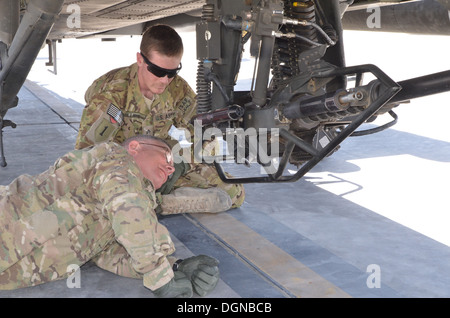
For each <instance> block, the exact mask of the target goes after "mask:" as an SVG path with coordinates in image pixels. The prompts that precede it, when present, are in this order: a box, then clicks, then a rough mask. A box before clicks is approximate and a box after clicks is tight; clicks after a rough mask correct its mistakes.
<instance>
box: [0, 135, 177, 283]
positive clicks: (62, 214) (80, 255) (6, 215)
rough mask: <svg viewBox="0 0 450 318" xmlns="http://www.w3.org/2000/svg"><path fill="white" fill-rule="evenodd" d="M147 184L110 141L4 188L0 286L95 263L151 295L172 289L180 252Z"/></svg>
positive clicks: (0, 189)
mask: <svg viewBox="0 0 450 318" xmlns="http://www.w3.org/2000/svg"><path fill="white" fill-rule="evenodd" d="M146 184H147V183H144V177H143V175H142V173H141V172H140V170H139V168H138V167H137V165H136V164H135V163H134V160H133V158H132V157H131V156H130V155H129V154H128V153H127V151H126V150H125V149H124V148H123V147H121V146H120V145H118V144H116V143H113V142H108V143H102V144H99V145H97V146H95V147H90V148H86V149H84V150H74V151H72V152H69V153H68V154H66V155H64V156H63V157H61V158H59V159H58V160H57V161H56V162H55V164H54V165H53V166H51V167H50V168H49V169H48V170H47V171H45V172H43V173H41V174H40V175H38V176H34V177H32V176H29V175H22V176H20V177H18V178H17V179H15V180H14V181H13V182H12V183H11V184H9V185H8V186H0V289H14V288H20V287H25V286H33V285H38V284H41V283H45V282H49V281H53V280H57V279H62V278H65V277H67V276H68V274H69V273H68V272H67V270H68V266H69V265H71V264H76V265H78V266H81V265H82V264H84V263H86V262H87V261H89V260H91V259H94V261H95V262H96V263H97V264H98V265H99V266H100V267H102V268H105V269H107V270H110V271H112V272H115V273H117V274H121V275H125V276H129V277H141V278H143V280H144V285H145V286H146V287H148V288H150V289H151V290H154V289H156V288H158V287H161V286H162V285H164V284H166V283H167V282H168V281H169V280H170V279H171V278H172V277H173V271H172V269H171V265H170V262H169V260H168V255H170V254H171V253H173V252H174V250H175V248H174V245H173V242H172V240H171V238H170V234H169V232H168V230H167V229H166V228H165V227H164V226H163V225H161V224H159V223H158V220H157V217H156V214H155V212H154V210H153V209H154V207H155V206H156V200H155V193H154V190H153V188H152V187H151V186H149V187H147V188H145V185H146ZM109 257H111V258H109ZM170 258H172V257H170Z"/></svg>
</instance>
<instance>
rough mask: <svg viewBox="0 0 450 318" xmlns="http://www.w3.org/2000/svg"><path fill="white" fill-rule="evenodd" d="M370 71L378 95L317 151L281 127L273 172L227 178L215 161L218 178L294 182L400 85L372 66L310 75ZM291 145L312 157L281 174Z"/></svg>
mask: <svg viewBox="0 0 450 318" xmlns="http://www.w3.org/2000/svg"><path fill="white" fill-rule="evenodd" d="M368 72H369V73H372V74H373V75H374V76H375V77H376V78H377V79H378V81H379V82H380V90H379V92H378V96H377V97H376V98H374V99H373V100H372V102H371V104H370V105H369V106H368V107H367V108H366V109H365V110H364V111H362V112H361V113H360V114H359V115H357V116H356V117H355V118H354V119H353V121H351V122H350V123H349V124H348V125H347V126H346V127H345V128H344V129H343V130H342V131H341V132H340V133H339V134H338V135H337V136H336V137H335V138H333V139H331V140H330V141H329V143H328V144H327V145H326V146H325V147H324V148H322V149H321V150H317V149H316V148H314V147H313V146H312V145H311V144H309V143H307V142H305V141H304V140H302V139H301V138H299V137H297V136H295V135H293V134H291V133H290V132H289V131H288V130H286V129H280V136H281V137H282V138H284V139H285V140H286V141H287V144H286V147H285V150H284V152H283V155H282V157H281V160H280V164H279V166H278V169H277V171H276V172H275V173H273V174H268V175H267V176H262V177H246V178H229V177H227V176H226V175H225V172H224V170H223V167H222V166H221V164H220V163H218V162H214V165H215V167H216V169H217V172H218V174H219V177H220V178H221V180H222V181H223V182H225V183H264V182H294V181H297V180H298V179H300V178H301V177H303V176H304V175H305V174H306V173H307V172H308V171H310V170H311V169H312V168H313V167H314V166H315V165H316V164H317V163H319V162H320V161H321V160H322V159H323V158H325V157H326V156H328V155H329V154H331V153H332V152H333V151H334V149H335V148H336V147H337V146H338V145H339V144H340V143H342V142H343V141H344V140H345V139H346V138H347V137H349V136H350V135H351V134H352V133H353V132H354V131H355V130H356V129H357V128H358V127H359V126H361V125H362V124H363V123H364V122H365V121H366V120H368V119H369V118H370V117H371V116H372V115H373V114H375V113H376V112H377V111H378V110H379V109H380V108H381V107H382V106H383V105H385V104H386V103H388V102H389V101H390V100H391V99H392V98H393V97H394V96H395V95H396V94H397V93H398V92H399V91H400V90H401V86H400V85H398V84H397V83H396V82H394V81H393V80H392V79H391V78H389V77H388V76H387V75H386V74H385V73H383V72H382V71H381V70H380V69H379V68H378V67H376V66H375V65H370V64H369V65H360V66H354V67H344V68H339V69H335V70H331V71H325V72H321V71H319V72H317V73H314V74H313V76H312V77H313V78H330V77H331V78H332V77H336V76H345V75H353V74H362V73H368ZM294 146H298V147H299V148H301V149H302V150H304V151H305V152H307V153H309V154H310V155H311V159H309V160H308V161H307V162H305V163H304V164H303V165H302V166H301V167H300V168H299V169H298V170H297V172H296V173H295V174H293V175H283V172H284V170H285V169H286V166H287V163H288V161H289V157H290V155H291V154H292V151H293V148H294Z"/></svg>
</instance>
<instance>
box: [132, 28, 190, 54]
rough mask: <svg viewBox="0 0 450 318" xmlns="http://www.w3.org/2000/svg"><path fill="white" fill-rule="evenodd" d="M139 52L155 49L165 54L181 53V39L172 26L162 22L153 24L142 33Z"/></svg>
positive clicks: (147, 52) (148, 52)
mask: <svg viewBox="0 0 450 318" xmlns="http://www.w3.org/2000/svg"><path fill="white" fill-rule="evenodd" d="M140 49H141V52H142V53H144V54H150V52H151V51H157V52H159V53H161V54H164V55H166V56H170V57H172V56H178V55H181V54H183V41H182V40H181V37H180V35H179V34H178V33H177V31H175V30H174V29H173V28H172V27H170V26H168V25H164V24H157V25H153V26H151V27H150V28H148V29H147V30H146V31H145V32H144V34H143V35H142V40H141V47H140Z"/></svg>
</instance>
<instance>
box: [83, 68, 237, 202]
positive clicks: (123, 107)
mask: <svg viewBox="0 0 450 318" xmlns="http://www.w3.org/2000/svg"><path fill="white" fill-rule="evenodd" d="M137 70H138V67H137V64H136V63H135V64H132V65H130V66H129V67H123V68H119V69H115V70H112V71H110V72H108V73H107V74H105V75H103V76H102V77H100V78H99V79H97V80H96V81H94V83H93V84H92V85H91V86H90V87H89V88H88V90H87V91H86V95H85V99H86V103H87V106H86V107H85V109H84V111H83V115H82V118H81V123H80V130H79V132H78V138H77V142H76V145H75V148H76V149H81V148H84V147H88V146H91V145H93V144H96V143H99V142H102V141H105V140H111V141H116V142H118V143H121V142H122V141H124V140H125V139H126V138H129V137H132V136H135V135H139V134H150V135H154V136H156V137H160V138H162V139H165V140H167V141H168V142H169V143H170V144H171V145H172V146H173V145H174V144H175V143H176V141H175V140H173V139H172V140H171V137H170V136H169V130H170V128H171V127H172V125H173V126H174V127H176V128H178V129H181V128H185V129H188V130H189V131H190V134H191V136H192V137H193V136H194V131H193V126H192V125H191V124H190V120H191V118H192V117H193V116H194V115H195V114H196V104H195V93H194V92H193V91H192V89H191V88H190V87H189V85H188V84H187V82H186V81H185V80H184V79H182V78H181V77H180V76H175V77H174V79H173V80H172V82H171V83H170V84H169V86H168V87H167V88H166V90H165V91H164V93H162V94H160V95H156V96H155V97H154V98H153V100H149V99H147V98H146V97H145V96H144V95H142V93H141V91H140V88H139V83H138V77H137ZM191 162H193V160H192V161H191ZM191 168H192V169H191V170H190V171H189V172H188V173H187V174H184V175H183V176H182V177H181V178H180V179H178V181H177V182H176V183H175V188H177V187H180V186H187V187H201V188H208V187H215V186H217V187H220V188H221V189H223V190H225V191H226V192H227V193H228V194H229V195H230V197H231V199H232V202H233V207H239V206H240V205H241V204H242V203H243V201H244V197H245V192H244V187H243V185H235V184H226V183H224V182H222V180H221V179H220V178H219V176H218V174H217V171H216V169H215V168H214V167H213V166H211V165H206V164H195V165H194V164H191Z"/></svg>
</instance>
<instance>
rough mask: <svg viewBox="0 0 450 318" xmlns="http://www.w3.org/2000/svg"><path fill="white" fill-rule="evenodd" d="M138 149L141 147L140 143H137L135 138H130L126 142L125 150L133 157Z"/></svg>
mask: <svg viewBox="0 0 450 318" xmlns="http://www.w3.org/2000/svg"><path fill="white" fill-rule="evenodd" d="M140 149H141V145H140V144H139V142H138V141H136V140H132V141H130V143H129V144H128V149H127V150H128V153H129V154H130V155H132V156H133V157H134V156H136V155H137V153H138V152H139V150H140Z"/></svg>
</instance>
